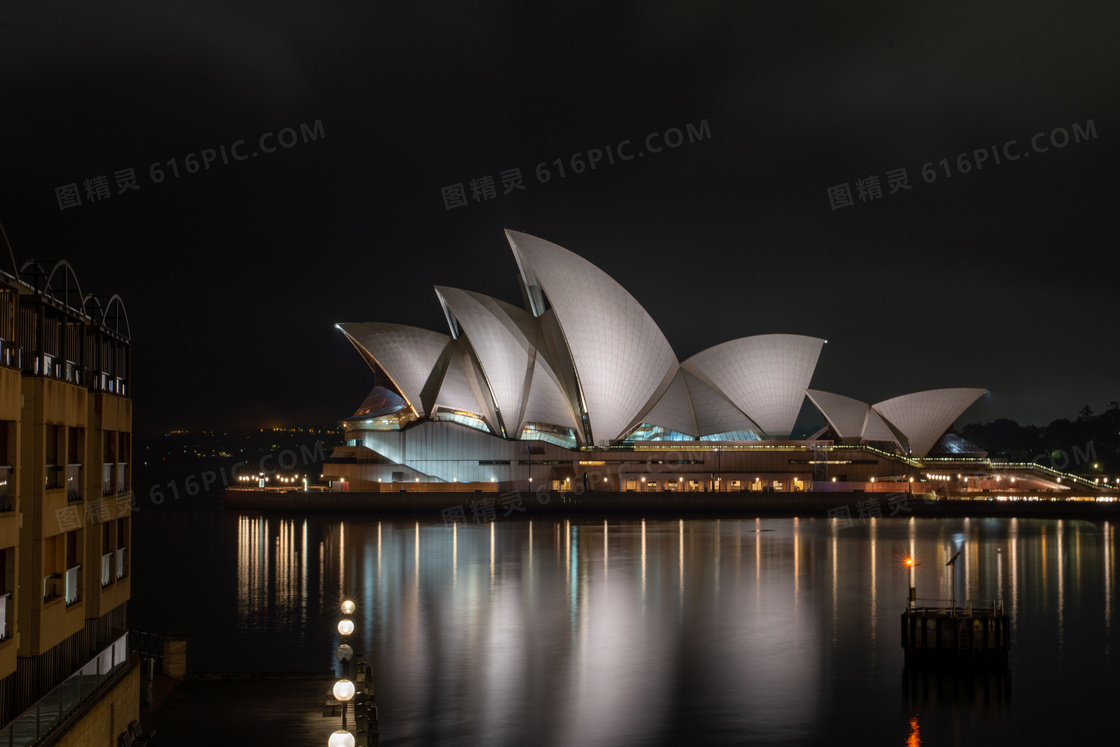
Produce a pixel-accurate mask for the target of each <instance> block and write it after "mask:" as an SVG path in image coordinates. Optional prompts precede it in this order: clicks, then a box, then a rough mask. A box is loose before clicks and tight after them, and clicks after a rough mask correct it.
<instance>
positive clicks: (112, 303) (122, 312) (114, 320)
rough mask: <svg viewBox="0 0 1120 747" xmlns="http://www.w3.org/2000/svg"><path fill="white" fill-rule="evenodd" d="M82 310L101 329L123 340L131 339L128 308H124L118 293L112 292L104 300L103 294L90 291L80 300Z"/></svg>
mask: <svg viewBox="0 0 1120 747" xmlns="http://www.w3.org/2000/svg"><path fill="white" fill-rule="evenodd" d="M82 310H83V311H84V312H85V314H86V316H88V317H89V318H90V319H92V320H93V321H94V322H95V323H97V324H99V325H101V328H102V329H103V330H105V331H108V332H112V333H113V334H114V335H116V336H117V337H119V338H121V339H122V340H124V341H125V342H130V341H131V340H132V327H131V326H130V325H129V322H128V310H127V309H125V306H124V299H122V298H121V297H120V295H119V294H117V293H114V294H113V295H112V296H109V298H108V300H105V297H104V296H95V295H93V294H92V293H91V294H89V295H87V296H86V298H85V300H84V301H83V302H82ZM122 326H123V328H122Z"/></svg>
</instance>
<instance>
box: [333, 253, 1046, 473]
mask: <svg viewBox="0 0 1120 747" xmlns="http://www.w3.org/2000/svg"><path fill="white" fill-rule="evenodd" d="M506 237H507V239H508V241H509V244H510V247H511V248H512V250H513V256H514V260H515V262H516V264H517V268H518V270H519V280H520V291H521V297H522V300H523V304H522V306H515V305H513V304H510V303H507V302H505V301H501V300H499V299H496V298H491V297H489V296H484V295H482V294H478V293H473V292H471V291H466V290H460V289H456V288H448V287H437V288H436V289H435V291H436V296H437V299H438V301H439V303H440V304H441V306H442V308H443V311H444V316H445V318H446V320H447V326H448V332H447V333H442V332H435V331H432V330H426V329H420V328H417V327H410V326H406V325H400V324H390V323H384V322H365V323H351V324H340V325H338V328H339V329H340V330H341V331H342V333H343V334H344V335H345V336H346V337H347V339H348V340H349V341H350V342H351V343H352V344H353V345H354V347H355V349H356V350H357V351H358V353H359V354H360V355H361V356H362V358H363V359H364V360H365V361H366V363H367V364H368V365H369V367H370V369H371V370H372V371H373V375H374V387H373V390H372V391H371V392H370V394H369V395H368V396H367V397H366V399H365V401H364V402H363V403H362V404H361V406H359V408H358V410H357V412H356V413H355V414H354V415H353V416H351V417H349V418H346V419H345V420H343V421H341V422H342V426H343V428H344V429H345V430H346V432H347V440H346V446H345V447H344V448H341V449H338V450H337V451H336V453H335V454H334V456H333V458H332V459H331V460H330V463H329V464H328V465H327V468H326V469H325V470H324V472H323V479H324V480H326V481H328V482H329V483H330V485H331V488H332V489H334V490H353V491H374V492H378V491H383V490H386V489H388V490H429V491H436V490H450V491H456V490H467V489H473V490H477V489H481V488H484V487H485V486H486V485H487V484H489V485H491V486H492V487H493V488H495V489H516V490H526V489H533V488H534V487H536V488H539V489H551V490H560V491H566V490H576V491H579V492H582V491H584V490H608V491H674V490H679V491H685V492H687V491H702V492H710V491H718V492H725V491H735V492H737V491H751V490H754V491H777V492H782V491H807V490H813V489H831V488H832V486H833V485H836V484H841V485H847V486H849V489H858V490H880V489H881V490H884V491H889V490H892V489H897V486H895V487H894V488H891V487H890V484H891V483H897V482H909V481H910V480H911V479H918V480H922V481H929V480H933V479H934V478H935V477H936V478H940V477H941V476H942V472H944V473H945V474H946V475H947V474H948V471H947V466H948V465H949V463H947V462H943V461H938V460H941V459H946V458H947V459H949V460H950V461H951V464H952V465H957V467H960V468H961V469H964V470H968V469H972V470H973V472H974V473H973V474H972V475H971V476H972V477H973V478H974V479H975V480H980V479H981V477H985V478H987V477H991V478H992V479H993V480H995V481H996V482H998V481H999V480H996V478H1000V477H1001V476H1000V475H995V474H989V473H991V472H992V469H991V467H990V465H988V464H981V462H982V461H983V460H984V459H985V457H986V454H984V453H983V452H980V451H979V450H977V449H976V448H975V447H973V446H971V445H970V444H967V443H965V442H963V441H962V440H961V439H959V438H955V437H953V436H952V434H947V431H948V430H949V429H950V428H951V426H952V424H953V422H954V421H955V420H956V419H957V418H958V417H960V415H961V414H962V413H963V412H964V411H965V410H966V409H967V408H968V407H969V406H970V405H971V404H972V403H973V402H975V401H976V400H977V399H978V398H979V397H980V396H982V395H983V394H985V390H984V389H978V388H952V389H937V390H930V391H922V392H916V393H912V394H904V395H901V396H898V397H893V398H891V399H887V400H884V401H882V402H878V403H875V404H871V403H864V402H860V401H858V400H855V399H852V398H850V397H846V396H843V395H839V394H832V393H829V392H825V391H821V390H817V389H810V388H809V387H810V384H811V381H812V378H813V374H814V371H815V369H816V365H817V361H818V359H819V357H820V355H821V353H822V350H823V348H824V346H825V343H826V341H825V340H822V339H819V338H815V337H808V336H804V335H796V334H784V333H783V334H764V335H756V336H751V337H744V338H740V339H736V340H730V341H728V342H725V343H722V344H720V345H716V346H715V347H712V348H709V349H707V350H704V351H702V352H700V353H697V354H696V355H694V356H692V357H691V358H688V359H687V360H684V361H678V359H677V357H676V355H675V353H674V352H673V350H672V348H671V347H670V345H669V343H668V341H667V340H666V338H665V336H664V335H663V334H662V332H661V330H660V329H659V328H658V327H657V324H656V323H655V322H654V321H653V319H652V318H651V317H650V315H649V314H648V313H647V312H646V311H645V309H643V308H642V306H641V305H640V304H639V303H638V302H637V301H636V300H635V299H634V298H633V296H631V295H630V294H629V293H628V292H627V291H626V290H625V289H624V288H623V287H622V286H621V285H619V284H618V283H617V282H616V281H615V280H613V279H612V278H610V277H609V276H607V275H606V273H604V272H603V271H601V270H600V269H598V268H597V267H595V266H594V265H592V264H591V263H590V262H588V261H587V260H585V259H583V258H582V257H579V256H578V255H576V254H574V253H572V252H570V251H568V250H566V249H564V248H562V247H559V246H557V245H555V244H552V243H550V242H548V241H544V240H542V239H539V238H536V237H533V236H529V235H526V234H522V233H516V232H513V231H507V232H506ZM806 402H808V403H810V406H812V407H815V408H816V409H817V410H818V411H819V412H820V414H821V416H823V419H824V420H825V421H826V422H827V426H826V427H824V428H822V429H821V430H820V431H818V432H817V433H816V434H813V435H812V436H810V437H809V438H801V439H793V438H792V436H793V431H794V428H795V425H796V423H797V421H798V417H799V414H800V413H801V411H802V408H803V406H805V405H806ZM977 460H979V461H977ZM930 465H934V466H936V467H937V468H938V470H937V471H936V472H935V471H932V467H931V466H930ZM961 465H964V466H963V467H961ZM953 474H954V475H957V476H956V477H953V478H952V479H951V480H950V482H952V481H957V482H960V483H962V484H963V483H964V482H967V480H966V477H967V476H966V474H965V473H964V472H960V473H959V474H958V469H956V468H954V469H953ZM1036 477H1040V479H1041V482H1038V483H1037V487H1038V488H1040V489H1042V488H1046V486H1047V485H1049V486H1050V487H1057V486H1060V483H1059V482H1057V481H1054V480H1052V479H1051V480H1049V482H1048V481H1047V477H1046V476H1045V475H1041V476H1039V475H1036ZM1001 479H1002V478H1001ZM1008 479H1009V480H1010V479H1011V476H1010V475H1008ZM1018 479H1019V478H1018V477H1016V480H1018ZM1022 479H1023V480H1025V481H1026V480H1029V479H1033V478H1031V477H1030V476H1029V475H1023V476H1022ZM974 484H979V482H974ZM1008 484H1009V483H1008ZM1027 484H1028V483H1027V482H1023V483H1020V485H1021V486H1025V485H1027ZM1030 484H1031V485H1032V486H1036V484H1035V483H1033V482H1032V483H1030ZM468 486H470V487H468ZM1067 487H1068V484H1067Z"/></svg>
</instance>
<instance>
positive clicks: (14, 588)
mask: <svg viewBox="0 0 1120 747" xmlns="http://www.w3.org/2000/svg"><path fill="white" fill-rule="evenodd" d="M0 252H2V250H0ZM4 259H5V258H4V257H3V255H2V253H0V263H3V261H4ZM6 259H8V260H11V264H10V265H9V267H8V268H7V269H0V747H2V746H3V745H9V744H30V743H31V741H29V739H34V740H39V739H42V738H43V736H44V735H49V737H48V741H47V742H45V743H51V744H71V743H73V744H78V743H85V744H101V743H104V744H115V743H116V739H115V738H116V735H117V734H119V733H121V732H123V731H124V730H125V729H126V728H127V724H128V721H129V720H131V719H135V718H137V715H138V711H139V684H138V679H139V671H138V668H137V667H136V666H135V664H134V663H132V662H130V661H129V659H128V656H127V642H126V638H125V635H126V632H127V625H126V616H125V613H126V607H127V604H128V599H129V595H130V579H129V576H130V574H129V566H130V563H131V558H130V555H129V550H130V547H131V538H132V526H131V521H132V515H131V514H132V500H133V498H132V492H131V486H132V475H131V467H132V465H131V463H130V458H131V452H132V400H131V398H130V395H131V392H130V391H129V390H130V385H131V382H130V376H129V373H130V368H131V341H130V332H129V327H128V316H127V313H126V311H125V306H124V303H123V301H122V300H121V299H120V297H119V296H116V295H111V296H97V295H93V294H85V293H84V292H83V290H82V288H81V287H80V285H79V283H78V278H77V276H76V274H75V272H74V270H73V268H72V267H71V266H70V265H69V263H67V262H66V261H64V260H60V261H50V262H38V261H34V260H31V261H27V262H25V263H23V264H22V265H21V266H19V267H18V269H17V267H16V264H15V261H14V258H13V257H12V255H11V251H10V249H9V250H8V257H7V258H6Z"/></svg>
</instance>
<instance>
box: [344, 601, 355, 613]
mask: <svg viewBox="0 0 1120 747" xmlns="http://www.w3.org/2000/svg"><path fill="white" fill-rule="evenodd" d="M354 609H355V605H354V603H353V602H352V601H350V600H349V599H347V600H346V601H345V602H343V603H342V614H344V615H353V614H354Z"/></svg>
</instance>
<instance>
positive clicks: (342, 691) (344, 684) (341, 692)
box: [333, 680, 354, 703]
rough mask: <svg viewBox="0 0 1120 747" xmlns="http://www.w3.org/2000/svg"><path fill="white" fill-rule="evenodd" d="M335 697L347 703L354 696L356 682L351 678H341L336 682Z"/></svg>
mask: <svg viewBox="0 0 1120 747" xmlns="http://www.w3.org/2000/svg"><path fill="white" fill-rule="evenodd" d="M333 692H334V697H335V699H336V700H338V701H339V702H340V703H346V702H348V701H349V700H350V699H351V698H353V697H354V683H353V682H351V681H350V680H339V681H338V682H336V683H334V690H333Z"/></svg>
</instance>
